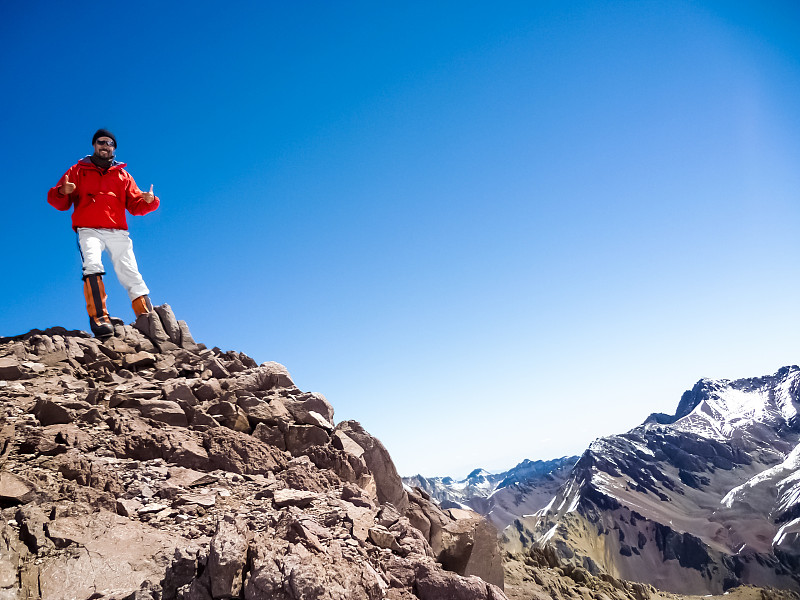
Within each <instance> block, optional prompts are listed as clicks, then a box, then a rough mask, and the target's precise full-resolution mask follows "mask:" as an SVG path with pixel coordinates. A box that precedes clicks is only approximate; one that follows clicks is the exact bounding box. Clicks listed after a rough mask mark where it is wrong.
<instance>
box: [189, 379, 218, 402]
mask: <svg viewBox="0 0 800 600" xmlns="http://www.w3.org/2000/svg"><path fill="white" fill-rule="evenodd" d="M194 395H195V396H197V398H198V399H199V400H201V401H203V402H210V401H211V400H216V399H217V398H219V397H220V396H222V386H221V385H220V384H219V381H217V380H216V379H209V380H208V381H206V382H205V383H201V384H200V385H198V386H197V387H196V388H194Z"/></svg>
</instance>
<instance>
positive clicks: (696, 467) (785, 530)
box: [404, 366, 800, 594]
mask: <svg viewBox="0 0 800 600" xmlns="http://www.w3.org/2000/svg"><path fill="white" fill-rule="evenodd" d="M799 397H800V369H798V367H796V366H790V367H784V368H782V369H780V370H779V371H778V372H777V373H775V374H774V375H769V376H764V377H755V378H747V379H739V380H734V381H729V380H710V379H703V380H700V381H699V382H698V383H697V384H696V385H695V386H694V387H693V388H692V389H690V390H688V391H687V392H686V393H684V394H683V396H682V397H681V399H680V402H679V403H678V407H677V410H676V411H675V414H672V415H669V414H663V413H657V414H652V415H650V416H649V417H648V418H647V419H646V420H645V421H644V423H643V424H642V425H640V426H638V427H635V428H634V429H632V430H630V431H628V432H626V433H622V434H619V435H612V436H608V437H604V438H600V439H598V440H596V441H594V442H593V443H592V444H591V445H590V446H589V448H588V449H587V450H586V451H585V452H584V453H583V454H582V455H581V456H580V458H578V459H577V460H574V457H573V458H571V459H559V460H558V461H545V462H541V461H539V462H537V463H530V462H529V461H526V462H523V463H521V464H520V465H518V467H515V468H514V469H512V470H510V471H508V472H506V473H503V474H501V475H496V476H495V475H491V474H488V473H486V472H481V471H475V472H473V473H472V474H470V477H468V478H467V479H466V480H464V481H458V482H457V481H452V480H448V479H447V478H435V479H425V478H420V477H419V476H417V477H415V478H407V479H405V480H404V481H405V482H406V484H407V485H417V486H419V487H420V488H422V489H425V490H426V491H428V493H430V494H431V495H432V496H434V497H436V498H437V499H438V500H439V501H440V502H442V503H443V505H449V504H466V505H468V506H470V507H471V508H473V509H474V510H476V511H478V512H481V513H482V514H485V515H487V516H488V517H489V518H490V519H491V520H492V521H493V522H495V523H496V524H498V525H500V526H501V527H502V526H503V525H505V524H506V523H505V522H508V526H507V527H505V528H504V529H503V532H502V542H503V546H504V548H505V550H506V551H507V552H508V553H509V556H511V557H514V558H515V559H516V560H519V561H523V562H524V561H526V560H529V558H528V557H529V556H530V553H531V552H533V551H534V550H536V551H541V550H542V549H549V550H550V551H552V552H553V553H554V554H555V555H556V557H557V560H558V561H559V562H560V563H562V564H563V563H566V564H570V565H572V566H573V567H574V568H578V569H582V570H585V572H587V573H590V574H593V575H601V574H607V575H610V576H613V577H619V578H622V579H625V580H632V581H638V582H643V583H646V584H652V585H654V586H656V587H657V588H659V589H663V590H668V591H672V592H677V593H684V594H719V593H723V592H725V591H727V590H730V589H732V588H734V587H736V586H741V585H747V584H749V585H756V586H772V587H775V588H779V589H785V590H800V417H799V416H798V409H799V408H800V403H799V400H798V399H799ZM570 463H571V464H570ZM526 464H531V465H534V464H535V465H537V466H538V467H539V471H538V472H537V471H536V470H535V469H534V471H533V472H532V473H531V475H529V474H527V473H525V470H524V468H523V469H520V467H522V466H523V465H526ZM554 487H555V488H557V489H555V490H554V493H551V494H549V497H548V493H549V492H550V491H551V490H553V488H554ZM515 494H516V495H515ZM498 496H499V498H498ZM504 496H507V497H508V496H513V497H514V501H513V502H512V503H509V502H504V501H501V500H500V498H502V497H504ZM498 507H500V508H498ZM512 517H513V518H512Z"/></svg>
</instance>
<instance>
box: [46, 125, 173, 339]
mask: <svg viewBox="0 0 800 600" xmlns="http://www.w3.org/2000/svg"><path fill="white" fill-rule="evenodd" d="M92 146H93V147H94V154H91V155H89V156H86V157H85V158H82V159H81V160H79V161H78V163H77V164H75V165H73V166H72V167H70V169H69V170H68V171H67V172H66V173H65V174H64V176H63V177H62V178H61V179H59V181H58V183H57V184H56V186H55V187H53V188H51V189H50V191H49V192H48V194H47V201H48V202H49V203H50V204H51V205H53V207H55V208H57V209H58V210H68V209H69V207H70V206H73V207H74V211H73V213H72V228H73V229H74V230H75V231H76V232H77V234H78V248H79V250H80V253H81V261H82V263H83V293H84V296H86V310H87V311H88V313H89V325H90V326H91V328H92V332H93V333H94V334H95V336H96V337H98V338H105V337H109V336H112V335H114V326H113V323H112V319H111V317H110V316H109V314H108V310H107V309H106V292H105V286H104V285H103V275H105V269H104V268H103V262H102V254H103V250H105V251H106V252H108V254H109V256H110V257H111V262H112V263H113V265H114V271H116V273H117V279H119V282H120V283H121V284H122V285H123V287H124V288H125V289H126V290H127V291H128V295H129V296H130V299H131V303H132V305H133V311H134V313H136V316H137V317H138V316H139V315H142V314H145V313H148V312H150V311H151V310H152V309H153V305H152V304H151V302H150V298H149V297H148V294H149V293H150V290H149V289H148V288H147V286H146V285H145V283H144V280H143V279H142V276H141V275H140V274H139V268H138V266H137V265H136V257H135V256H134V255H133V244H132V243H131V239H130V237H129V235H128V224H127V222H126V220H125V211H126V210H127V211H128V212H129V213H131V214H132V215H145V214H147V213H149V212H152V211H154V210H156V209H157V208H158V205H159V204H160V201H159V199H158V198H157V197H156V196H154V195H153V186H152V185H151V186H150V191H149V192H142V191H141V190H140V189H139V188H138V187H137V186H136V182H135V181H134V180H133V177H131V176H130V174H128V172H127V171H126V170H125V168H124V167H125V166H126V164H125V163H120V162H117V161H115V160H114V154H115V151H116V148H117V139H116V138H115V137H114V134H113V133H111V132H110V131H108V130H107V129H98V130H97V132H96V133H95V134H94V136H93V137H92ZM115 320H116V321H119V320H118V319H115Z"/></svg>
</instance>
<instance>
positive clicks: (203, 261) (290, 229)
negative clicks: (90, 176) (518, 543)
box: [0, 0, 800, 477]
mask: <svg viewBox="0 0 800 600" xmlns="http://www.w3.org/2000/svg"><path fill="white" fill-rule="evenodd" d="M179 4H182V6H180V7H179V6H178V5H179ZM0 16H1V17H2V18H0V79H1V80H2V82H3V93H2V95H0V113H2V115H3V116H2V121H3V125H2V139H3V144H2V149H0V153H2V161H0V165H1V166H0V176H2V192H3V196H4V198H5V200H4V202H3V211H4V214H3V218H2V220H0V223H1V224H0V240H2V241H1V242H0V243H2V251H3V256H4V261H3V283H2V286H3V287H2V298H3V309H2V313H1V314H0V335H14V334H18V333H23V332H25V331H27V330H29V329H31V328H34V327H40V328H43V327H47V326H52V325H62V326H65V327H68V328H81V329H86V328H87V326H88V323H87V318H86V315H85V307H84V305H83V296H82V292H81V281H80V265H79V259H78V253H77V250H76V245H75V238H74V234H73V232H72V230H71V228H70V221H69V214H68V213H61V212H58V211H56V210H54V209H52V208H51V207H50V206H49V205H48V204H47V203H46V201H45V195H46V192H47V189H48V188H50V187H51V186H53V185H54V184H55V183H56V181H57V180H58V178H59V177H60V176H61V175H62V174H63V173H64V171H66V169H67V168H68V167H69V166H70V165H71V164H73V163H74V162H75V161H76V160H77V159H78V158H80V157H82V156H84V155H85V154H87V153H89V152H90V151H91V147H90V141H91V136H92V133H93V132H94V131H95V129H97V128H98V127H107V128H109V129H111V130H112V131H113V132H115V134H116V136H117V139H118V141H119V149H118V153H117V154H118V158H119V159H121V160H123V161H126V162H127V163H128V170H129V171H130V172H131V174H132V175H133V176H134V178H135V179H136V180H137V182H138V183H139V185H140V186H141V187H144V188H147V187H149V185H150V184H151V183H152V184H154V186H155V192H156V193H157V194H158V195H159V196H160V197H161V198H162V205H161V208H160V209H159V210H158V211H157V212H155V213H153V214H150V215H147V216H145V217H132V218H130V219H129V223H130V227H131V232H132V237H133V239H134V244H135V248H136V253H137V258H138V260H139V265H140V267H141V270H142V273H143V275H144V277H145V280H146V281H147V283H148V285H149V286H150V288H151V290H152V298H153V301H154V302H155V303H157V304H160V303H162V302H168V303H170V304H171V305H172V306H173V308H174V309H175V312H176V313H177V314H178V316H179V318H183V319H185V320H186V321H187V322H188V323H189V326H190V327H191V329H192V332H193V333H194V335H195V338H196V339H197V340H198V341H201V342H204V343H206V344H207V345H208V346H209V347H210V346H215V345H216V346H219V347H221V348H222V349H223V350H229V349H234V350H239V351H243V352H246V353H247V354H249V355H251V356H253V357H254V358H255V359H256V360H257V361H259V362H263V361H267V360H275V361H278V362H281V363H283V364H285V365H286V366H287V367H288V369H289V370H290V372H291V373H292V375H293V377H294V379H295V381H296V383H297V384H298V386H299V387H301V388H302V389H304V390H309V391H318V392H322V393H323V394H325V395H326V396H327V398H328V399H329V400H330V401H331V403H332V404H333V406H334V408H335V409H336V418H337V420H343V419H356V420H358V421H360V422H361V423H363V424H364V426H365V427H366V428H367V429H368V430H369V431H370V432H372V433H373V434H374V435H376V436H377V437H379V438H380V439H381V440H382V441H383V442H384V444H385V445H386V446H387V447H388V448H389V450H390V452H391V453H392V455H393V457H394V459H395V462H396V463H397V466H398V468H399V470H400V471H401V473H403V474H405V475H411V474H414V473H417V472H421V473H422V474H425V475H453V476H459V477H461V476H464V475H465V474H466V473H467V472H468V471H469V470H471V469H472V468H474V467H478V466H482V467H485V468H487V469H490V470H502V469H505V468H509V467H511V466H513V465H514V464H516V463H517V462H519V461H521V460H523V459H525V458H531V459H547V458H553V457H556V456H562V455H566V454H572V453H580V452H581V451H582V450H583V449H584V448H585V447H586V445H587V444H588V443H589V442H590V441H591V440H592V439H594V438H595V437H599V436H601V435H606V434H610V433H617V432H621V431H624V430H627V429H629V428H630V427H633V426H635V425H637V424H638V423H640V422H641V421H642V420H643V419H644V418H645V417H646V416H647V415H648V414H649V413H650V412H653V411H661V412H673V411H674V409H675V407H676V406H677V403H678V400H679V398H680V395H681V393H682V392H683V391H684V390H685V389H687V388H689V387H691V386H692V385H693V384H694V382H695V381H697V380H698V379H700V378H701V377H715V378H730V379H733V378H738V377H745V376H756V375H762V374H768V373H772V372H774V371H776V370H777V369H778V368H779V367H781V366H783V365H786V364H797V363H798V355H799V354H800V323H799V321H800V317H799V316H798V298H800V284H798V281H799V280H800V278H799V277H798V258H800V241H799V240H800V237H799V236H798V232H800V4H798V3H797V2H795V1H786V2H775V1H772V2H770V1H767V2H764V1H758V2H735V1H720V2H703V1H697V2H686V1H679V0H671V1H664V2H660V1H644V2H582V1H574V2H560V1H559V2H539V1H525V2H491V3H490V2H461V1H459V2H403V3H375V2H359V3H353V2H280V3H278V2H253V3H245V2H242V3H238V2H230V3H219V2H213V3H212V2H205V1H201V2H194V3H168V2H167V3H162V2H152V1H143V2H136V3H99V4H98V3H85V2H84V3H62V2H54V1H53V2H42V1H35V0H34V1H32V2H28V3H22V2H15V3H8V2H6V3H4V5H3V7H2V8H1V9H0ZM106 281H107V289H108V292H109V295H110V301H109V302H110V309H111V310H112V312H113V313H114V314H116V315H118V316H121V317H123V318H125V319H126V320H129V321H130V320H132V318H133V314H132V312H131V309H130V305H129V304H128V301H127V296H126V294H125V293H124V291H123V290H122V288H121V287H120V286H119V284H118V283H117V282H116V278H115V277H114V276H113V275H109V276H108V277H107V278H106Z"/></svg>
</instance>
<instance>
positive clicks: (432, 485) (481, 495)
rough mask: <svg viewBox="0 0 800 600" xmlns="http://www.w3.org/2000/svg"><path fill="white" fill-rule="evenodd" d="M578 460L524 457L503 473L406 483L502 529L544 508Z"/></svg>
mask: <svg viewBox="0 0 800 600" xmlns="http://www.w3.org/2000/svg"><path fill="white" fill-rule="evenodd" d="M577 460H578V457H577V456H570V457H563V458H558V459H555V460H548V461H541V460H537V461H532V460H524V461H522V462H521V463H519V464H518V465H517V466H516V467H514V468H513V469H509V470H508V471H504V472H503V473H497V474H492V473H489V472H488V471H485V470H484V469H475V470H474V471H472V473H470V474H469V475H468V476H467V478H466V479H462V480H460V481H456V480H454V479H453V478H451V477H423V476H421V475H415V476H414V477H404V478H403V483H405V484H406V485H408V486H410V487H412V488H414V487H418V488H420V489H422V490H423V491H424V492H426V493H427V494H428V495H430V496H431V497H432V498H434V499H435V500H437V501H438V502H439V503H440V504H441V506H442V507H443V508H469V509H472V510H474V511H475V512H478V513H480V514H482V515H485V516H486V517H487V518H488V519H489V520H490V521H491V522H492V523H493V524H494V525H495V527H497V528H498V529H499V530H502V529H503V528H505V527H506V526H507V525H509V524H511V523H512V522H513V521H514V520H515V519H516V518H518V517H519V516H521V515H524V514H530V513H533V512H535V511H537V510H539V509H540V508H543V507H544V506H545V505H546V504H547V503H548V502H549V501H550V499H551V498H552V497H553V496H554V495H555V494H556V492H557V491H558V489H559V488H560V486H561V484H562V483H563V482H564V481H565V480H566V478H567V476H568V475H569V473H570V470H571V469H572V467H573V465H575V463H576V462H577Z"/></svg>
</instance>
